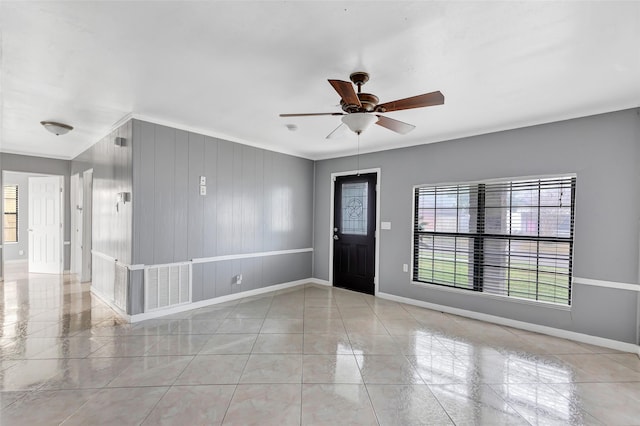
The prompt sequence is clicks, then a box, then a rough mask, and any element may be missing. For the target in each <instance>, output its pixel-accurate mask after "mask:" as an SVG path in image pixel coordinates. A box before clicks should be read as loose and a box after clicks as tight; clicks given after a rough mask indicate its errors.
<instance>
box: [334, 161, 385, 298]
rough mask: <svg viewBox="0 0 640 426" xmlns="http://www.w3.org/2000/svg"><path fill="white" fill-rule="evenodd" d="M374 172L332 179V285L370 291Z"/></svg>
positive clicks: (373, 229) (374, 244)
mask: <svg viewBox="0 0 640 426" xmlns="http://www.w3.org/2000/svg"><path fill="white" fill-rule="evenodd" d="M376 181H377V175H376V174H375V173H367V174H362V175H353V176H341V177H337V178H336V181H335V191H334V194H335V199H334V220H333V226H334V228H333V285H334V286H336V287H342V288H346V289H349V290H355V291H360V292H362V293H368V294H373V293H374V289H375V285H374V281H373V280H374V278H375V259H376V253H375V246H376V239H375V235H376Z"/></svg>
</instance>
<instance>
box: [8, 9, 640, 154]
mask: <svg viewBox="0 0 640 426" xmlns="http://www.w3.org/2000/svg"><path fill="white" fill-rule="evenodd" d="M0 20H1V21H0V24H1V25H2V27H1V29H2V33H1V37H2V51H1V55H2V57H1V60H2V64H1V65H2V68H1V76H0V77H1V80H0V84H1V86H0V90H1V96H2V98H1V108H2V111H1V112H2V116H1V125H2V128H1V129H0V130H1V132H0V136H1V140H0V144H1V145H0V150H2V151H3V152H15V153H24V154H30V155H41V156H47V157H58V158H73V157H74V156H76V155H77V154H79V153H80V152H82V151H83V150H84V149H86V148H87V147H88V146H90V145H91V144H93V143H95V142H96V141H98V140H99V139H101V138H102V137H103V136H105V135H106V134H107V133H108V132H109V131H110V130H111V129H112V127H113V126H114V124H115V123H116V122H118V121H119V120H121V119H122V118H123V117H125V116H131V115H132V116H134V117H139V118H143V119H148V120H150V121H154V122H157V123H162V124H169V125H172V126H175V127H179V128H183V129H187V130H195V131H198V132H201V133H205V134H209V135H213V136H220V137H224V138H226V139H229V140H233V141H238V142H243V143H248V144H250V145H255V146H261V147H265V148H269V149H272V150H276V151H281V152H286V153H291V154H295V155H299V156H302V157H307V158H312V159H319V158H328V157H335V156H340V155H344V154H350V153H353V152H355V149H356V136H355V134H353V133H347V132H345V134H344V135H343V136H342V137H341V138H338V139H331V140H327V139H325V136H326V135H327V134H328V133H329V132H331V131H332V130H333V129H334V128H335V127H336V126H338V124H340V121H339V117H332V116H328V117H311V118H280V117H278V114H279V113H294V112H332V111H336V112H337V111H339V110H340V109H339V107H338V106H337V104H338V101H339V97H338V95H337V94H336V92H335V91H334V90H333V89H332V87H331V86H330V85H329V83H328V82H327V79H328V78H333V79H341V80H348V78H349V74H350V73H351V72H353V71H357V70H364V71H367V72H369V73H370V75H371V80H370V81H369V83H367V84H366V85H365V86H364V91H366V92H372V93H375V94H376V95H378V96H379V98H380V100H381V102H387V101H391V100H395V99H400V98H404V97H408V96H413V95H417V94H422V93H427V92H431V91H434V90H440V91H442V93H443V94H444V95H445V104H444V105H442V106H436V107H429V108H422V109H416V110H411V111H397V112H392V113H388V114H387V116H389V117H391V118H396V119H398V120H401V121H405V122H409V123H412V124H415V125H416V126H417V128H416V129H415V130H414V131H413V132H411V133H409V134H408V135H405V136H402V135H398V134H395V133H393V132H390V131H389V130H386V129H384V128H382V127H380V126H373V127H372V128H371V129H369V130H367V131H366V132H365V133H363V134H362V136H361V151H362V152H366V151H377V150H384V149H390V148H395V147H400V146H409V145H417V144H422V143H429V142H435V141H442V140H447V139H452V138H457V137H462V136H469V135H475V134H481V133H487V132H493V131H499V130H504V129H510V128H516V127H522V126H528V125H533V124H539V123H545V122H551V121H557V120H562V119H567V118H573V117H579V116H585V115H591V114H597V113H602V112H607V111H614V110H620V109H625V108H630V107H638V106H640V2H636V1H630V2H612V1H607V2H604V1H603V2H564V1H563V2H538V1H535V2H511V3H509V2H478V1H476V2H452V1H447V2H427V1H422V2H399V1H388V2H387V1H380V2H373V1H369V2H333V1H331V2H329V1H321V2H320V1H318V2H307V1H286V2H285V1H277V2H276V1H256V2H246V1H236V2H179V1H174V2H155V1H144V2H139V1H136V2H134V1H131V2H113V1H102V2H100V1H92V2H69V1H46V2H26V1H17V2H14V1H7V0H4V1H2V2H0ZM42 120H53V121H62V122H64V123H68V124H71V125H72V126H74V127H75V130H74V131H73V132H71V133H69V134H68V135H66V136H59V137H56V136H54V135H51V134H49V133H48V132H46V131H45V130H44V129H43V128H42V127H41V126H40V124H39V122H40V121H42ZM287 124H295V125H297V126H298V130H297V131H295V132H291V131H289V130H287V127H286V125H287Z"/></svg>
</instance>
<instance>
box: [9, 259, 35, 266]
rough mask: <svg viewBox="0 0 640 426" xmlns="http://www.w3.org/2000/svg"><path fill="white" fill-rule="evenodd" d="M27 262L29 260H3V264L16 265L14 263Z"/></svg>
mask: <svg viewBox="0 0 640 426" xmlns="http://www.w3.org/2000/svg"><path fill="white" fill-rule="evenodd" d="M27 262H29V259H10V260H5V261H4V263H5V264H9V265H12V264H16V263H27Z"/></svg>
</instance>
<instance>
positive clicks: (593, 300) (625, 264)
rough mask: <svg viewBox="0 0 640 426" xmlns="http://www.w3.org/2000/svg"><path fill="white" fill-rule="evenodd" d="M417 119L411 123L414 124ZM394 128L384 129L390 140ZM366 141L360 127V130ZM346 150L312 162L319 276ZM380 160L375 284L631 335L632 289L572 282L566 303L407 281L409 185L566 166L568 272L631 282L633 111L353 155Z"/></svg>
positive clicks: (635, 219)
mask: <svg viewBox="0 0 640 426" xmlns="http://www.w3.org/2000/svg"><path fill="white" fill-rule="evenodd" d="M416 124H418V125H420V123H416ZM399 137H400V136H395V135H390V138H389V143H390V144H392V143H393V142H394V140H396V138H399ZM362 141H363V147H365V148H366V133H365V134H363V136H362ZM355 165H356V159H355V158H354V157H346V158H338V159H331V160H325V161H319V162H317V163H316V174H315V182H316V183H315V205H316V206H318V207H317V208H316V212H315V213H316V216H315V220H314V229H315V238H314V249H315V250H314V276H315V277H317V278H320V279H324V280H327V279H328V277H329V267H330V265H329V234H330V230H329V223H330V222H329V208H328V207H326V208H325V206H329V203H330V199H329V198H330V189H331V181H330V176H331V173H332V172H339V171H346V170H353V169H355ZM360 167H361V168H372V167H380V168H381V182H380V183H381V186H380V191H381V193H380V196H381V206H380V217H379V218H378V220H379V221H390V222H392V229H391V230H388V231H387V230H383V231H380V277H379V282H380V287H379V288H380V291H381V292H385V293H390V294H393V295H398V296H402V297H408V298H412V299H416V300H421V301H426V302H431V303H436V304H441V305H446V306H451V307H455V308H460V309H466V310H470V311H476V312H482V313H486V314H490V315H497V316H501V317H506V318H511V319H515V320H520V321H526V322H530V323H534V324H541V325H546V326H550V327H556V328H561V329H566V330H570V331H575V332H580V333H586V334H590V335H595V336H600V337H605V338H610V339H615V340H619V341H624V342H631V343H633V342H636V340H637V332H638V330H637V327H638V326H637V310H638V302H637V300H638V299H637V294H636V293H635V292H632V291H624V290H613V289H607V288H599V287H590V286H586V285H578V284H576V285H574V288H573V304H572V307H571V311H563V310H558V309H551V308H545V307H539V306H531V305H525V304H521V303H514V302H511V301H508V300H505V301H503V300H492V299H487V298H480V297H473V295H466V294H457V293H452V292H447V291H442V290H438V289H437V288H433V287H432V288H429V287H425V286H417V285H413V284H411V276H410V273H404V272H402V264H404V263H407V264H410V263H411V262H410V261H411V223H412V220H411V218H412V211H411V208H412V187H413V186H414V185H418V184H430V183H441V182H464V181H474V180H482V179H491V178H502V177H518V176H535V175H545V174H560V173H576V174H577V189H576V222H575V223H576V224H575V240H574V242H575V250H574V276H575V277H580V278H590V279H597V280H605V281H616V282H623V283H634V284H635V283H638V266H639V265H638V256H639V252H638V235H639V231H640V228H639V223H640V222H639V221H640V198H639V197H640V192H639V191H638V188H639V187H640V185H639V183H640V179H639V173H640V118H639V110H638V109H632V110H625V111H620V112H615V113H610V114H603V115H598V116H592V117H585V118H580V119H575V120H568V121H563V122H557V123H552V124H546V125H540V126H534V127H527V128H522V129H516V130H511V131H505V132H500V133H493V134H487V135H481V136H476V137H471V138H464V139H458V140H452V141H446V142H442V143H435V144H428V145H422V146H416V147H411V148H404V149H396V150H390V151H384V152H379V153H372V154H367V155H362V156H361V158H360Z"/></svg>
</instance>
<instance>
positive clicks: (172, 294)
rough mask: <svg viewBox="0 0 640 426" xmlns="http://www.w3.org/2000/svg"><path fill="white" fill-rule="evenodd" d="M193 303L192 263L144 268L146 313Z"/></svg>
mask: <svg viewBox="0 0 640 426" xmlns="http://www.w3.org/2000/svg"><path fill="white" fill-rule="evenodd" d="M190 302H191V263H173V264H169V265H156V266H147V267H145V268H144V311H145V312H149V311H154V310H157V309H165V308H168V307H171V306H176V305H182V304H184V303H190Z"/></svg>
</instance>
